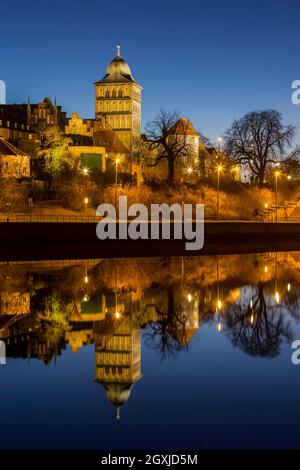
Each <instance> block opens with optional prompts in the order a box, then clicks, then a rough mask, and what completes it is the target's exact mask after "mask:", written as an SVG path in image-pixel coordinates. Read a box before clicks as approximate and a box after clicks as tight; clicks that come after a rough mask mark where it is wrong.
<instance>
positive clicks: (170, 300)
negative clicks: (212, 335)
mask: <svg viewBox="0 0 300 470" xmlns="http://www.w3.org/2000/svg"><path fill="white" fill-rule="evenodd" d="M176 289H178V286H174V285H169V286H168V287H167V288H166V289H157V290H158V294H159V296H160V297H163V293H165V296H164V297H165V299H164V300H165V301H164V302H160V304H158V303H148V304H146V306H145V311H146V312H147V310H149V309H152V310H153V311H154V312H155V316H156V318H155V320H150V321H149V322H148V323H147V325H146V328H145V339H146V342H147V344H148V345H149V346H150V347H151V348H152V349H154V350H155V351H157V352H158V354H159V355H160V357H161V359H166V358H167V357H170V356H173V357H174V356H175V355H176V354H177V353H178V352H179V351H180V350H181V349H182V348H183V347H187V342H188V337H187V329H186V321H187V317H186V315H185V314H184V313H183V312H182V309H181V305H180V304H179V302H178V299H176V296H175V291H176ZM163 291H164V292H163ZM152 294H153V292H152ZM162 303H163V305H161V304H162Z"/></svg>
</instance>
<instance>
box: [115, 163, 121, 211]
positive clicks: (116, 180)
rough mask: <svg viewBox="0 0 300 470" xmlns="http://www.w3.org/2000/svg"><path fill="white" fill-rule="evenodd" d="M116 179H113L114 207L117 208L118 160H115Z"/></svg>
mask: <svg viewBox="0 0 300 470" xmlns="http://www.w3.org/2000/svg"><path fill="white" fill-rule="evenodd" d="M115 163H116V178H115V207H117V185H118V164H119V163H120V159H119V158H116V161H115Z"/></svg>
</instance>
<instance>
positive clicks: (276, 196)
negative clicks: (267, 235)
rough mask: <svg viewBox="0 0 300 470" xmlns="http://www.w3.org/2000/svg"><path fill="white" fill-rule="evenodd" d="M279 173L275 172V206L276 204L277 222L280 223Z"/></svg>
mask: <svg viewBox="0 0 300 470" xmlns="http://www.w3.org/2000/svg"><path fill="white" fill-rule="evenodd" d="M279 175H280V173H279V171H276V172H275V204H276V222H277V221H278V176H279Z"/></svg>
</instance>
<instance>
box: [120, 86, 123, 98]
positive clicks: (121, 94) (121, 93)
mask: <svg viewBox="0 0 300 470" xmlns="http://www.w3.org/2000/svg"><path fill="white" fill-rule="evenodd" d="M122 96H123V90H122V89H121V88H120V90H119V97H120V98H122Z"/></svg>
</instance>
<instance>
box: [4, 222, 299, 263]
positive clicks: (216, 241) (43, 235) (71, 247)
mask: <svg viewBox="0 0 300 470" xmlns="http://www.w3.org/2000/svg"><path fill="white" fill-rule="evenodd" d="M204 237H205V240H204V247H203V249H202V250H200V251H186V250H185V242H186V240H185V239H183V240H174V239H171V240H136V241H133V240H130V239H128V240H105V241H100V240H98V239H97V237H96V224H95V223H87V224H82V223H1V224H0V259H1V260H27V259H31V260H38V259H40V260H42V259H66V258H68V259H78V258H87V259H89V258H122V257H141V256H143V257H144V256H193V255H208V254H233V253H255V252H268V251H294V250H299V249H300V224H298V223H278V224H276V223H257V222H206V223H205V231H204Z"/></svg>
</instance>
